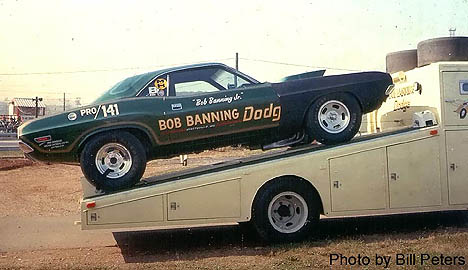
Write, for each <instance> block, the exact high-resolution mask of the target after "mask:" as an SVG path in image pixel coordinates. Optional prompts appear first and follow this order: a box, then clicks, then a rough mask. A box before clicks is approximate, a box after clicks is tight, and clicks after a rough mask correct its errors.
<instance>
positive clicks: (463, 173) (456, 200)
mask: <svg viewBox="0 0 468 270" xmlns="http://www.w3.org/2000/svg"><path fill="white" fill-rule="evenodd" d="M446 134H447V136H446V140H447V169H448V185H449V202H450V204H468V131H467V130H463V131H447V133H446Z"/></svg>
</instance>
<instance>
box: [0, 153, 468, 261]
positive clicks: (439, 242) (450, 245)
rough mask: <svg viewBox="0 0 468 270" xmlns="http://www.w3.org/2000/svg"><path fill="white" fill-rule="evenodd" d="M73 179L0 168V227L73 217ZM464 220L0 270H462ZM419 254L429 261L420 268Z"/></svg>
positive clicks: (9, 254) (438, 218)
mask: <svg viewBox="0 0 468 270" xmlns="http://www.w3.org/2000/svg"><path fill="white" fill-rule="evenodd" d="M256 153H258V152H252V151H248V150H243V149H239V148H223V149H220V150H216V151H205V152H203V153H200V154H197V155H189V160H188V167H195V166H199V165H203V164H210V163H213V162H218V161H223V160H225V159H230V158H233V157H243V156H247V155H251V154H256ZM15 167H16V168H15ZM2 168H3V169H2ZM185 168H187V167H182V166H181V165H180V164H179V162H178V158H174V159H169V160H162V161H153V162H150V163H149V164H148V167H147V171H146V173H145V176H151V175H155V174H157V173H161V172H169V171H173V170H178V169H185ZM80 177H82V174H81V169H80V168H79V167H78V166H70V165H45V164H41V165H38V164H30V163H28V162H27V161H24V160H21V159H11V160H6V159H0V187H1V188H0V202H1V203H0V221H1V220H5V219H12V218H13V219H15V218H18V219H19V218H25V217H27V218H34V217H37V218H38V219H39V218H49V217H50V218H53V217H63V216H71V215H77V214H78V213H79V204H78V202H79V199H80V198H81V186H80ZM467 216H468V214H467V213H466V212H448V213H431V214H417V215H398V216H389V217H359V218H348V219H333V220H330V219H327V220H323V221H322V222H321V223H320V225H319V226H318V228H317V230H316V232H315V233H314V234H313V235H311V236H310V238H308V239H305V240H304V241H303V242H301V243H294V244H281V245H266V244H265V243H262V242H261V241H260V240H259V239H258V238H257V237H256V236H255V234H253V233H252V232H251V231H250V230H247V229H245V228H243V227H239V226H227V227H213V228H192V229H177V230H175V229H173V230H159V231H137V232H114V233H113V238H114V239H115V242H116V243H117V244H116V245H107V246H106V245H102V246H92V245H91V246H89V247H81V248H37V249H32V250H31V249H25V250H16V251H2V250H0V269H385V266H384V265H378V259H376V258H379V257H383V256H389V258H390V264H389V265H388V267H387V269H468V248H467V243H468V218H467ZM0 230H2V228H1V227H0ZM63 237H64V238H66V237H67V235H63ZM32 240H33V239H32ZM0 241H2V239H0ZM332 254H336V256H339V255H340V254H341V255H342V256H341V257H340V260H341V261H340V260H338V261H334V262H333V264H332V265H330V258H331V256H335V255H332ZM397 254H403V255H406V256H410V254H415V256H416V257H415V258H416V265H412V264H411V262H410V261H409V259H408V260H405V261H401V260H400V263H402V264H401V265H397V256H399V255H397ZM421 254H423V255H421ZM426 254H427V256H430V259H429V260H428V261H426V262H425V263H424V265H422V266H421V265H420V262H421V258H422V257H425V256H426ZM343 256H345V257H347V258H346V259H345V258H344V257H343ZM351 256H355V257H356V258H357V257H359V256H360V257H361V258H366V257H364V256H367V257H368V258H369V264H368V265H367V266H365V265H362V264H361V265H358V263H357V262H356V264H354V265H352V264H351V263H352V262H353V259H352V258H351ZM441 256H443V257H444V258H442V260H441ZM434 257H435V259H433V258H434ZM431 259H432V261H431ZM462 259H463V260H462ZM364 260H365V259H364ZM435 262H436V263H435ZM437 262H438V263H437ZM462 262H463V264H462ZM362 263H365V261H362ZM441 263H443V264H445V265H441ZM447 264H450V265H447Z"/></svg>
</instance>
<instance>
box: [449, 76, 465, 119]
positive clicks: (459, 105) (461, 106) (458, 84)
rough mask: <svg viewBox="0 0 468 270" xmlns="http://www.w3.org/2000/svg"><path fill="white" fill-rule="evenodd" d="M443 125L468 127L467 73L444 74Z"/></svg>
mask: <svg viewBox="0 0 468 270" xmlns="http://www.w3.org/2000/svg"><path fill="white" fill-rule="evenodd" d="M443 85H444V86H443V87H444V95H445V98H444V107H445V110H444V113H445V125H447V126H468V114H467V111H468V71H464V72H444V73H443Z"/></svg>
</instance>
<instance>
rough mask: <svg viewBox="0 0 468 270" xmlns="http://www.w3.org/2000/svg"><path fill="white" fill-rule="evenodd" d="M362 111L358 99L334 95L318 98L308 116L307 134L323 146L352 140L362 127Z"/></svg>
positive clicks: (345, 95)
mask: <svg viewBox="0 0 468 270" xmlns="http://www.w3.org/2000/svg"><path fill="white" fill-rule="evenodd" d="M361 118H362V111H361V106H360V105H359V103H358V101H357V100H356V98H354V97H353V96H351V95H349V94H346V93H333V94H329V95H326V96H323V97H320V98H318V99H317V100H316V101H314V103H312V105H311V106H310V108H309V111H308V113H307V116H306V123H305V131H306V134H307V135H308V136H309V137H310V138H313V139H315V140H317V141H319V142H321V143H323V144H337V143H342V142H346V141H349V140H351V139H352V138H353V137H354V135H356V133H357V132H358V131H359V127H360V126H361V120H362V119H361Z"/></svg>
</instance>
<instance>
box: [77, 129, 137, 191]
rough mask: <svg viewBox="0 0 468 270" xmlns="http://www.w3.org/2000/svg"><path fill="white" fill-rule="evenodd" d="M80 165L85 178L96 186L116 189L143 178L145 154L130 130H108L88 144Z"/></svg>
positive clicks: (82, 153) (130, 184)
mask: <svg viewBox="0 0 468 270" xmlns="http://www.w3.org/2000/svg"><path fill="white" fill-rule="evenodd" d="M80 165H81V170H82V171H83V174H84V176H85V177H86V179H87V180H88V181H89V182H90V183H91V184H93V185H94V186H96V188H97V189H102V190H104V191H116V190H121V189H125V188H130V187H132V186H134V185H135V184H136V183H137V182H138V181H140V179H141V177H142V176H143V173H144V172H145V169H146V153H145V149H144V148H143V146H142V144H141V143H140V141H139V140H138V139H137V138H136V137H135V136H133V135H132V134H131V133H129V132H126V131H112V132H106V133H102V134H98V135H96V136H95V137H93V138H92V139H91V140H90V141H89V142H88V143H87V144H86V145H85V147H84V149H83V151H82V152H81V155H80Z"/></svg>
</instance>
